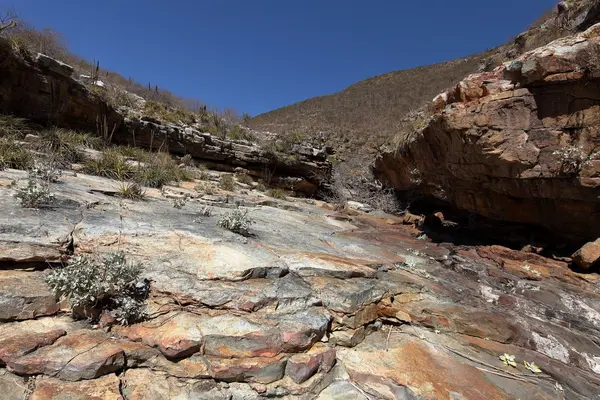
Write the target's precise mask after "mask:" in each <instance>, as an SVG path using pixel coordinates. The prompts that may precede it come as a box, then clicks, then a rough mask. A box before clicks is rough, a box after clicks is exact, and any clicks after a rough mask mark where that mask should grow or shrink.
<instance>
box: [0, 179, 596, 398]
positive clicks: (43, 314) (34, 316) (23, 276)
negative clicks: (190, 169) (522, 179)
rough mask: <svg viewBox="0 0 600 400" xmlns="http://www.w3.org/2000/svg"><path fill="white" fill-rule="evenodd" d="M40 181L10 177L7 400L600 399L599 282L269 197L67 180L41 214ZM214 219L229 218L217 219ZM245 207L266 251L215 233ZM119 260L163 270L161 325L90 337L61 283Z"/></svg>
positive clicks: (398, 226)
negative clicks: (132, 195) (116, 254)
mask: <svg viewBox="0 0 600 400" xmlns="http://www.w3.org/2000/svg"><path fill="white" fill-rule="evenodd" d="M26 176H27V175H26V172H23V171H17V170H5V171H2V172H0V249H1V251H0V366H1V368H0V391H1V392H2V393H3V396H2V398H3V399H65V398H77V399H169V398H177V399H221V398H223V399H259V398H267V397H268V398H290V399H292V398H293V399H379V398H384V399H394V398H406V399H419V398H424V399H434V398H435V399H512V398H514V399H560V398H568V399H587V398H597V397H598V393H600V343H599V342H598V339H597V338H598V332H599V330H600V301H599V300H600V292H599V291H598V288H599V282H600V277H599V276H598V275H597V274H587V275H585V274H579V273H576V272H573V271H571V270H570V269H569V267H568V266H567V264H566V263H564V262H561V261H557V260H552V259H547V258H543V257H541V256H539V255H536V254H533V253H526V252H521V251H514V250H510V249H507V248H503V247H499V246H488V247H485V246H480V247H466V246H463V247H459V246H454V245H452V244H434V243H432V242H430V241H429V240H427V238H425V237H423V236H421V237H420V239H417V236H418V235H420V233H419V232H418V231H417V230H416V229H415V228H414V226H413V225H412V224H411V222H412V218H411V216H408V215H407V216H405V217H393V216H390V215H385V214H379V213H377V212H373V213H369V214H367V213H364V212H361V211H355V210H347V211H346V212H341V213H340V212H334V211H331V210H332V207H330V206H329V205H328V204H325V203H322V202H315V201H312V200H305V199H293V198H289V199H288V200H274V199H272V198H268V197H265V196H264V195H262V194H260V193H259V192H257V191H251V190H238V191H237V192H235V193H234V192H223V191H221V192H219V193H218V194H215V195H204V196H202V195H200V194H198V193H196V192H195V191H194V190H193V189H192V188H193V186H194V185H193V184H192V183H183V184H181V186H178V187H166V188H165V189H164V190H162V191H160V190H157V189H148V191H147V196H146V198H145V200H143V201H139V202H134V201H130V200H124V199H122V198H120V197H118V196H116V194H117V187H118V183H117V182H116V181H112V180H109V179H105V178H99V177H93V176H88V175H84V174H74V173H72V172H65V173H64V174H63V176H62V179H61V181H60V182H58V183H54V184H52V186H51V189H52V191H53V192H54V193H55V195H56V198H55V201H54V203H53V205H52V206H50V207H46V208H41V209H25V208H21V207H20V206H19V205H18V203H17V200H16V199H15V198H14V193H15V189H14V185H13V187H11V183H12V182H13V181H15V180H16V181H19V182H21V183H22V181H24V180H25V179H26ZM21 183H18V184H17V185H20V184H21ZM185 194H187V195H189V196H190V197H191V200H190V201H188V203H187V204H186V205H185V206H184V207H183V208H181V209H177V208H175V207H173V198H177V197H181V196H183V195H185ZM206 205H209V206H211V207H213V210H214V212H213V215H212V216H209V217H206V216H204V217H203V216H200V211H201V209H202V208H203V207H205V206H206ZM234 207H242V208H244V209H247V210H248V211H249V215H251V217H252V218H253V219H254V220H255V221H256V223H255V224H253V225H252V228H251V232H252V235H251V236H250V237H248V238H246V237H243V236H239V235H237V234H234V233H232V232H229V231H227V230H224V229H222V228H219V227H217V225H216V220H217V218H218V216H219V214H221V213H223V212H225V211H227V210H230V209H231V208H234ZM117 250H122V251H125V253H126V254H127V256H128V257H129V258H130V259H135V260H138V261H140V262H142V263H143V265H144V275H145V277H147V278H148V279H150V280H151V282H152V283H151V288H152V289H151V296H150V298H149V301H148V307H149V312H150V315H149V318H148V319H147V320H146V321H143V322H140V323H137V324H133V325H130V326H112V327H109V326H103V325H102V324H98V322H97V321H87V320H75V319H73V317H72V316H71V314H70V312H69V310H68V309H67V306H66V305H65V304H61V303H57V300H56V299H55V298H54V296H53V295H52V294H51V292H50V291H49V288H48V287H47V285H46V283H45V281H44V278H43V277H44V274H45V273H46V271H45V270H47V269H49V268H55V267H57V266H58V265H59V264H60V262H61V260H62V259H64V257H65V255H67V254H68V253H69V252H70V251H74V253H75V254H102V253H108V252H112V251H117ZM505 353H506V354H508V355H514V356H515V361H516V364H515V365H516V366H514V367H513V366H508V365H505V364H504V363H503V361H502V360H501V359H500V358H499V357H500V356H502V355H504V354H505ZM525 361H527V362H528V363H535V364H536V365H538V366H539V367H540V369H541V371H542V372H539V373H534V372H533V371H531V370H529V369H527V368H525V365H524V362H525Z"/></svg>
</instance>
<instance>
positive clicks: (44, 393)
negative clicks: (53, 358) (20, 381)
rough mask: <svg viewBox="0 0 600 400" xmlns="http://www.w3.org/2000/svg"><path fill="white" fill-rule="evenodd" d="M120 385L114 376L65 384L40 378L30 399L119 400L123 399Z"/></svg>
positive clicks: (56, 380)
mask: <svg viewBox="0 0 600 400" xmlns="http://www.w3.org/2000/svg"><path fill="white" fill-rule="evenodd" d="M120 384H121V382H120V380H119V378H118V377H117V376H116V375H114V374H111V375H106V376H103V377H101V378H98V379H92V380H88V381H81V382H65V381H62V380H60V379H54V378H47V377H40V378H38V379H36V382H35V389H34V391H33V393H32V394H31V397H29V398H30V399H31V400H61V399H82V400H83V399H90V400H92V399H106V400H118V399H122V397H121V393H120V391H119V387H120Z"/></svg>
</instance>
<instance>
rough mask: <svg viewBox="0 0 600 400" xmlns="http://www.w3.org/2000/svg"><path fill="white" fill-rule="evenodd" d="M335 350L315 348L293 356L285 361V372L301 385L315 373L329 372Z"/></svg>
mask: <svg viewBox="0 0 600 400" xmlns="http://www.w3.org/2000/svg"><path fill="white" fill-rule="evenodd" d="M335 359H336V358H335V349H333V348H329V347H325V346H315V347H313V348H312V349H311V350H310V351H308V352H307V353H304V354H295V355H293V356H292V357H290V358H289V359H288V361H287V364H286V367H285V372H286V374H287V375H288V376H289V377H290V378H291V379H292V380H293V381H294V382H296V383H303V382H305V381H306V380H308V379H309V378H310V377H311V376H313V375H314V374H315V373H316V372H317V371H323V372H325V373H327V372H329V371H330V370H331V368H333V365H334V363H335Z"/></svg>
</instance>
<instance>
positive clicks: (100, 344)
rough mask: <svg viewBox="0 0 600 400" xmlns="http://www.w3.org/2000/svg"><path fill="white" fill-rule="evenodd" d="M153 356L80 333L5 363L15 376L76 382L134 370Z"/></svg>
mask: <svg viewBox="0 0 600 400" xmlns="http://www.w3.org/2000/svg"><path fill="white" fill-rule="evenodd" d="M154 356H155V353H152V352H150V351H146V350H145V349H144V347H143V346H139V345H136V344H134V343H131V342H130V343H123V342H119V341H115V340H113V339H111V338H109V337H107V336H106V334H105V333H104V332H100V331H87V330H81V331H77V332H74V333H71V334H69V335H67V336H64V337H62V338H60V339H58V340H57V341H56V342H54V344H52V345H50V346H46V347H42V348H40V349H38V350H36V351H34V352H32V353H29V354H27V355H24V356H22V357H19V358H16V359H14V360H12V361H9V363H8V364H7V366H8V369H9V371H11V372H13V373H16V374H18V375H36V374H44V375H48V376H52V377H57V378H60V379H63V380H67V381H78V380H81V379H93V378H97V377H100V376H102V375H105V374H109V373H111V372H115V371H118V370H120V369H122V368H123V367H125V366H126V365H130V366H135V365H136V364H138V363H139V362H141V361H144V359H147V358H151V357H154ZM126 357H127V358H126ZM126 361H127V363H126Z"/></svg>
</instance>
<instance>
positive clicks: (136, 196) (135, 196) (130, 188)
mask: <svg viewBox="0 0 600 400" xmlns="http://www.w3.org/2000/svg"><path fill="white" fill-rule="evenodd" d="M118 193H119V196H121V197H124V198H126V199H129V200H135V201H139V200H143V199H144V197H146V191H145V190H144V188H143V187H142V186H140V184H139V183H137V182H121V183H120V184H119V188H118Z"/></svg>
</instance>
